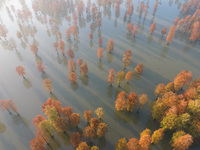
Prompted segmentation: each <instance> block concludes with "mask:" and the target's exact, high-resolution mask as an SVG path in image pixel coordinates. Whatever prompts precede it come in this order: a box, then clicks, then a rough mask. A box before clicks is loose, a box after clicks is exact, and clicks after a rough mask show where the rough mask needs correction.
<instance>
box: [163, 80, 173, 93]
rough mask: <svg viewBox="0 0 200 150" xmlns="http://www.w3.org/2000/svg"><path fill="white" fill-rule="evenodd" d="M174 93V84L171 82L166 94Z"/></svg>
mask: <svg viewBox="0 0 200 150" xmlns="http://www.w3.org/2000/svg"><path fill="white" fill-rule="evenodd" d="M170 91H171V92H173V91H174V82H169V83H168V84H167V85H166V86H165V92H170Z"/></svg>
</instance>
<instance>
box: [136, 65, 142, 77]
mask: <svg viewBox="0 0 200 150" xmlns="http://www.w3.org/2000/svg"><path fill="white" fill-rule="evenodd" d="M135 71H136V72H137V73H138V74H141V73H142V71H143V64H142V63H139V64H137V66H136V67H135Z"/></svg>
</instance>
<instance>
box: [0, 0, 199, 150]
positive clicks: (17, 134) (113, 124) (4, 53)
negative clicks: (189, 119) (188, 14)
mask: <svg viewBox="0 0 200 150" xmlns="http://www.w3.org/2000/svg"><path fill="white" fill-rule="evenodd" d="M39 2H41V5H42V6H43V7H37V6H38V5H37V4H38V3H39ZM50 2H51V0H40V1H37V0H1V1H0V19H1V20H0V24H1V25H3V26H4V28H5V29H6V32H7V36H6V38H5V39H4V38H2V37H1V39H0V70H1V74H0V99H6V100H7V99H13V101H14V102H15V104H16V106H17V107H18V112H19V114H20V115H21V117H19V116H18V115H15V114H14V115H10V114H9V113H8V112H6V111H2V110H0V149H1V150H28V149H30V141H31V139H33V138H35V135H34V133H35V127H34V126H33V124H32V119H33V118H35V116H37V115H39V114H44V113H43V112H42V107H41V105H42V104H43V103H44V102H46V100H47V99H48V98H49V97H51V98H53V99H57V100H59V101H60V102H61V103H62V105H63V106H64V107H65V106H71V107H72V108H73V112H76V113H79V114H80V116H81V123H80V125H79V130H84V128H85V126H86V122H85V120H84V118H83V112H84V110H91V111H92V112H93V115H92V117H96V115H95V114H94V111H95V110H96V109H97V108H98V107H102V108H103V109H104V116H103V118H102V121H103V122H105V123H106V124H108V133H107V134H106V136H105V138H104V139H100V140H93V143H94V145H97V146H98V147H99V148H100V149H106V150H112V149H114V147H115V143H116V142H117V141H118V139H120V138H122V137H126V138H127V139H130V138H133V137H135V138H138V139H139V137H140V132H142V131H143V130H144V129H146V128H149V129H151V131H152V132H153V131H154V130H156V129H158V128H159V123H158V122H156V121H153V119H152V114H151V111H152V106H153V104H154V102H155V95H154V90H155V87H156V86H157V85H158V84H159V83H164V84H167V83H168V82H171V81H173V79H174V77H175V76H176V75H177V74H178V73H179V72H181V71H182V70H190V71H192V73H193V79H196V78H198V77H199V73H200V72H199V70H200V61H199V56H200V51H199V48H200V46H199V42H193V43H190V41H189V34H186V33H183V32H181V31H177V32H176V34H175V37H174V40H173V41H172V43H170V45H167V44H166V35H164V37H163V38H161V34H160V31H161V30H162V29H163V28H164V27H167V32H168V30H169V28H170V26H172V25H173V22H174V20H175V18H176V17H177V16H180V17H181V15H180V11H181V5H182V4H183V3H184V2H185V1H184V0H159V3H158V9H157V10H156V12H154V10H153V8H154V4H155V2H156V0H144V2H145V4H147V3H148V4H149V9H148V14H147V16H146V19H145V20H144V19H143V18H144V17H143V15H142V16H141V18H139V7H140V3H141V0H134V1H132V2H133V4H134V13H133V15H132V16H131V18H129V17H128V16H127V20H126V21H124V20H123V16H124V13H125V11H126V9H127V8H126V1H125V0H124V1H123V0H122V4H121V5H120V9H119V12H115V4H116V0H113V1H112V4H111V5H110V6H109V7H104V6H100V7H99V6H98V5H96V6H97V7H98V10H99V11H101V12H102V26H101V27H100V28H99V27H97V25H96V20H94V21H93V19H92V18H91V13H86V10H85V9H84V13H83V14H82V16H81V17H78V20H77V26H78V33H77V35H76V36H75V40H74V39H73V38H72V40H71V41H69V40H67V39H66V35H65V32H66V29H68V28H69V27H70V26H71V25H72V24H73V19H72V12H71V10H72V7H71V6H72V5H69V3H71V2H72V1H67V0H66V1H65V0H58V1H57V4H58V7H59V9H57V10H54V11H53V10H50V9H49V8H50V6H49V3H50ZM67 2H68V3H67ZM94 2H96V1H91V4H93V3H94ZM73 3H74V8H75V10H76V9H77V3H78V0H77V1H73ZM84 4H85V5H84V6H85V7H86V5H87V0H84ZM12 5H13V6H14V8H15V12H14V11H13V10H12V9H11V6H12ZM33 5H34V6H35V7H36V9H37V13H36V12H35V11H34V10H33ZM7 8H9V10H8V9H7ZM22 10H30V11H31V13H32V17H30V18H28V20H27V19H26V18H23V16H22V17H21V18H19V15H18V11H22ZM9 11H10V12H9ZM67 15H69V16H71V22H70V24H69V22H68V21H67V20H66V16H67ZM44 16H45V17H46V19H47V23H44V19H43V18H44ZM49 19H52V20H53V23H50V22H49ZM130 22H132V23H133V24H134V26H135V25H138V26H139V32H138V35H137V36H136V37H135V38H133V37H132V36H131V34H130V33H128V31H127V29H126V28H127V24H128V23H130ZM154 22H155V23H156V24H157V29H156V30H155V32H154V33H153V35H150V31H149V28H150V25H151V23H154ZM90 24H93V25H94V30H93V40H90V39H89V33H90V32H91V30H90ZM20 26H21V27H20ZM20 28H23V31H24V34H23V36H22V38H21V39H18V38H17V35H16V33H17V31H20ZM55 31H57V32H60V33H61V34H62V39H63V41H64V42H65V45H66V48H65V55H62V53H61V52H60V50H58V54H57V52H56V51H55V50H54V47H53V43H54V42H56V41H59V37H58V34H57V33H56V32H55ZM72 37H73V36H72ZM99 37H102V39H103V44H102V47H103V48H104V53H103V58H102V61H99V60H98V58H97V50H98V47H99V44H98V38H99ZM109 38H112V39H113V40H114V50H113V52H112V54H110V53H108V52H107V50H106V47H107V42H108V40H109ZM13 40H14V41H15V43H16V50H15V49H14V48H13V46H12V44H11V41H13ZM32 43H36V45H38V54H37V56H35V55H33V53H32V52H31V50H30V45H31V44H32ZM70 47H71V48H72V50H73V51H74V53H75V58H74V61H75V62H76V61H77V59H78V58H80V57H82V58H83V59H84V61H86V62H87V65H88V70H89V71H88V74H87V77H82V76H81V75H80V72H79V68H78V66H77V67H76V73H77V75H78V80H77V84H71V83H70V81H69V79H68V75H69V70H68V60H69V58H68V56H67V49H69V48H70ZM127 49H130V50H131V52H132V60H131V64H130V66H128V67H127V69H126V70H125V71H126V72H127V71H133V72H134V68H135V67H136V66H137V64H138V63H142V64H143V66H144V69H143V72H142V74H141V75H138V74H136V73H134V77H133V79H132V80H131V82H130V84H127V83H126V82H125V81H124V82H123V83H122V85H121V88H119V87H117V83H116V80H115V83H114V85H113V87H110V86H109V85H108V83H107V77H108V72H109V69H112V68H113V69H115V71H116V72H118V71H120V70H123V69H124V68H123V65H122V58H123V55H124V53H125V51H126V50H127ZM39 62H43V64H44V65H45V68H46V69H45V72H44V73H41V72H39V71H38V69H37V63H39ZM19 65H22V66H23V67H24V68H25V72H26V75H25V77H26V79H23V78H22V77H20V76H18V75H17V73H16V67H17V66H19ZM45 78H50V79H51V81H52V83H53V94H49V93H48V92H47V91H46V90H45V88H44V86H43V80H44V79H45ZM120 91H126V92H127V93H129V92H135V93H136V94H137V95H140V94H147V95H148V97H149V100H148V102H147V104H146V105H145V107H144V108H143V109H141V110H140V113H136V109H137V108H136V109H135V110H134V111H133V112H132V113H128V112H117V111H116V110H115V100H116V97H117V94H118V93H119V92H120ZM170 138H171V135H170V134H166V135H165V136H164V139H163V140H162V141H160V142H159V144H158V145H156V146H155V145H153V146H152V150H170V149H171V147H170V145H169V144H168V143H169V141H170ZM50 144H51V145H52V148H53V149H55V150H56V149H59V150H64V149H67V150H71V149H72V150H73V149H74V148H73V146H72V144H70V141H69V134H68V135H64V134H58V135H57V136H56V141H51V143H50ZM47 149H50V148H49V147H47ZM197 149H200V147H199V146H195V145H193V146H192V147H191V148H190V150H197Z"/></svg>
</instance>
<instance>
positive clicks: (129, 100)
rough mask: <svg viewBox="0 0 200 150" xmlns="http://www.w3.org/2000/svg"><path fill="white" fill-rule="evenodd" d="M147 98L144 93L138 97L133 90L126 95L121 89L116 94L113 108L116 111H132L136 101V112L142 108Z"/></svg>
mask: <svg viewBox="0 0 200 150" xmlns="http://www.w3.org/2000/svg"><path fill="white" fill-rule="evenodd" d="M147 100H148V97H147V95H146V94H142V95H140V96H139V98H138V96H137V95H136V94H135V93H134V92H131V93H130V94H129V95H128V96H127V93H126V92H125V91H122V92H120V93H119V94H118V96H117V100H116V101H115V108H116V110H117V111H129V112H132V111H133V109H134V108H135V107H136V105H137V103H138V110H137V112H139V110H140V108H143V106H144V105H145V104H146V102H147Z"/></svg>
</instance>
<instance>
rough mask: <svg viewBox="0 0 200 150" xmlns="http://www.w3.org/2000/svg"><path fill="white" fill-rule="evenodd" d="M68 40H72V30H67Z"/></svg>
mask: <svg viewBox="0 0 200 150" xmlns="http://www.w3.org/2000/svg"><path fill="white" fill-rule="evenodd" d="M66 38H67V40H69V39H71V31H70V29H67V30H66Z"/></svg>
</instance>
